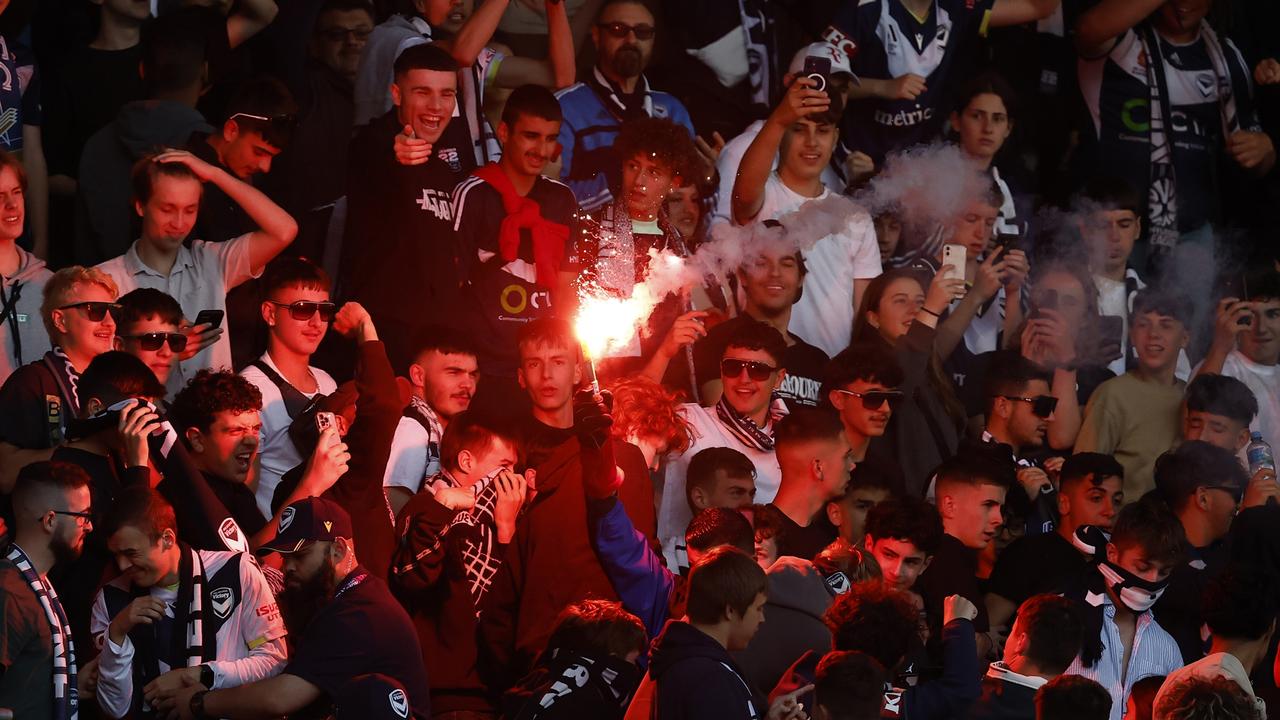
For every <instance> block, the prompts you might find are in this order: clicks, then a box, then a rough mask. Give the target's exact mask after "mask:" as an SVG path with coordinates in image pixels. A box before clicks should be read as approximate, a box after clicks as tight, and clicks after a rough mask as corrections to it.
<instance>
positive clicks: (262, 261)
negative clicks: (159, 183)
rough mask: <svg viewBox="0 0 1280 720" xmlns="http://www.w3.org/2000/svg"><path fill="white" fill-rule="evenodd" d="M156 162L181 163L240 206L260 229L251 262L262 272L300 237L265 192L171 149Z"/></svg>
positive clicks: (251, 236)
mask: <svg viewBox="0 0 1280 720" xmlns="http://www.w3.org/2000/svg"><path fill="white" fill-rule="evenodd" d="M155 162H161V163H165V162H180V163H182V164H183V165H186V166H187V167H189V168H191V171H192V172H194V173H195V174H196V177H198V178H200V180H201V182H211V183H213V184H214V186H216V187H217V188H218V189H219V190H221V191H222V192H224V193H226V194H227V197H229V198H231V200H232V202H234V203H235V204H237V205H239V206H240V207H241V208H242V209H243V210H244V211H245V214H247V215H248V216H249V219H250V220H252V221H253V222H254V224H256V225H257V226H258V229H257V230H255V231H253V232H252V233H250V234H249V263H250V265H251V266H252V268H253V271H254V272H255V273H257V272H260V271H261V270H262V268H264V267H266V265H267V263H269V262H271V260H272V259H273V258H275V256H277V255H279V254H280V252H281V251H282V250H284V249H285V248H286V247H288V246H289V243H291V242H293V239H294V238H295V237H297V235H298V223H297V222H295V221H294V219H293V217H292V216H291V215H289V213H288V212H286V211H285V210H284V208H282V207H280V206H279V205H277V204H275V203H274V202H272V201H271V198H269V197H267V196H266V195H264V194H263V193H262V191H260V190H258V189H257V188H255V187H253V186H252V185H250V184H249V183H247V182H244V181H243V180H240V179H238V178H236V177H234V176H233V175H231V174H230V173H228V172H227V171H225V170H223V169H222V168H217V167H214V166H212V165H210V164H209V163H207V162H205V161H203V160H201V159H200V158H198V157H196V156H195V155H192V154H191V153H189V152H186V151H185V150H171V151H168V152H164V153H161V154H159V155H157V156H156V158H155Z"/></svg>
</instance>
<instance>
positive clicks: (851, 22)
mask: <svg viewBox="0 0 1280 720" xmlns="http://www.w3.org/2000/svg"><path fill="white" fill-rule="evenodd" d="M994 3H995V0H935V2H934V5H933V9H932V10H931V12H930V13H929V15H928V17H926V18H924V20H921V19H919V18H917V17H916V16H914V15H912V14H911V12H910V11H908V10H907V9H906V8H905V7H903V5H902V3H901V2H899V0H846V2H844V3H843V4H842V5H841V7H840V9H839V10H838V11H837V12H836V18H835V22H834V23H833V24H832V26H831V27H829V28H827V32H826V33H825V37H826V39H827V41H828V42H830V43H832V44H834V45H836V46H837V47H840V48H842V49H845V50H846V51H848V52H849V54H850V56H851V57H852V59H853V62H852V65H853V72H854V74H856V75H858V76H859V77H866V78H877V79H892V78H897V77H902V76H903V75H908V74H912V75H919V76H920V77H923V78H925V85H926V86H927V89H926V90H925V92H923V93H921V95H920V96H919V97H917V98H916V99H915V100H884V99H881V98H869V99H867V100H861V101H858V102H854V103H850V106H849V110H848V112H846V113H845V116H844V126H843V128H842V133H841V135H842V139H843V140H844V142H845V144H846V145H847V146H848V147H849V148H850V149H851V150H861V151H862V152H864V153H866V154H868V155H870V156H871V158H872V159H873V160H875V162H876V164H877V165H879V164H880V163H881V162H882V161H883V159H884V156H885V154H886V153H889V152H891V151H893V150H897V149H900V148H905V147H909V146H911V145H915V144H917V143H921V142H928V141H929V140H932V139H933V138H934V137H936V136H937V135H938V134H939V133H940V132H941V130H942V125H943V123H944V122H945V121H946V118H947V115H948V113H950V111H951V105H950V103H951V96H952V93H953V92H954V87H955V85H957V77H956V74H957V73H956V68H957V66H958V65H962V58H963V57H964V56H966V55H967V54H968V53H969V52H971V50H972V47H973V41H974V40H975V38H977V37H979V36H982V35H985V34H986V30H987V23H988V22H989V21H990V18H991V7H992V5H994ZM855 46H856V50H855V49H854V47H855Z"/></svg>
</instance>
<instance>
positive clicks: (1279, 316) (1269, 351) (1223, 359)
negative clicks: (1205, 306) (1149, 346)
mask: <svg viewBox="0 0 1280 720" xmlns="http://www.w3.org/2000/svg"><path fill="white" fill-rule="evenodd" d="M1245 283H1246V288H1245V290H1246V293H1245V297H1244V299H1243V301H1239V300H1236V299H1234V298H1226V299H1224V300H1223V301H1222V302H1221V303H1220V304H1219V306H1218V317H1217V324H1216V325H1215V332H1214V339H1213V345H1212V346H1211V347H1210V348H1209V353H1208V354H1207V355H1206V356H1205V359H1204V362H1203V363H1201V364H1200V367H1199V368H1197V370H1196V373H1197V374H1200V373H1221V374H1222V375H1227V376H1229V377H1233V378H1236V379H1237V380H1240V381H1241V382H1243V383H1244V384H1245V385H1247V386H1249V389H1250V390H1252V391H1253V394H1254V395H1255V396H1256V397H1257V399H1258V416H1257V418H1256V419H1255V420H1254V421H1253V423H1252V425H1251V427H1252V429H1253V430H1255V431H1257V432H1260V433H1261V434H1262V439H1263V440H1265V441H1266V442H1267V443H1268V444H1270V445H1271V447H1272V448H1276V447H1280V271H1273V270H1269V269H1263V270H1259V271H1255V272H1252V273H1251V274H1250V275H1249V276H1247V277H1246V278H1245Z"/></svg>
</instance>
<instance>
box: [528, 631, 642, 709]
mask: <svg viewBox="0 0 1280 720" xmlns="http://www.w3.org/2000/svg"><path fill="white" fill-rule="evenodd" d="M639 683H640V669H639V668H637V667H636V666H635V665H634V664H633V663H629V662H627V661H626V660H624V659H622V658H619V657H614V656H612V655H609V656H605V657H591V656H588V655H583V654H581V653H576V652H569V651H562V650H560V649H558V648H557V649H552V650H548V651H547V653H545V654H544V656H543V657H542V659H541V660H540V661H539V662H538V666H537V667H535V668H534V670H533V672H531V673H529V675H527V676H525V678H524V679H523V680H521V681H520V682H519V684H517V685H516V686H515V687H514V688H512V689H511V690H509V691H508V692H507V694H506V696H505V697H504V698H503V708H504V710H505V712H504V714H503V717H506V718H511V719H512V720H562V719H563V720H577V718H594V719H595V720H622V717H623V713H625V712H626V710H627V705H628V703H630V702H631V695H632V693H634V692H635V690H636V686H637V685H638V684H639Z"/></svg>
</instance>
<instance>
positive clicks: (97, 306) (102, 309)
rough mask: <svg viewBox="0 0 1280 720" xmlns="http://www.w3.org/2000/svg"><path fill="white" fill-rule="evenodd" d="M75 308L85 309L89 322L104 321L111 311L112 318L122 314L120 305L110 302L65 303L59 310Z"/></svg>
mask: <svg viewBox="0 0 1280 720" xmlns="http://www.w3.org/2000/svg"><path fill="white" fill-rule="evenodd" d="M72 308H75V309H77V310H83V311H84V314H85V317H87V318H89V322H102V321H103V320H105V319H106V317H107V313H111V317H112V319H115V318H116V317H117V316H118V315H119V314H120V305H119V304H118V303H110V302H78V303H71V304H70V305H63V306H62V307H60V308H58V309H59V310H70V309H72Z"/></svg>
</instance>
